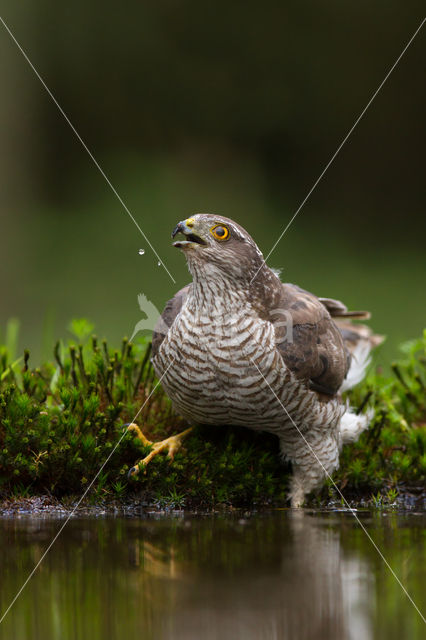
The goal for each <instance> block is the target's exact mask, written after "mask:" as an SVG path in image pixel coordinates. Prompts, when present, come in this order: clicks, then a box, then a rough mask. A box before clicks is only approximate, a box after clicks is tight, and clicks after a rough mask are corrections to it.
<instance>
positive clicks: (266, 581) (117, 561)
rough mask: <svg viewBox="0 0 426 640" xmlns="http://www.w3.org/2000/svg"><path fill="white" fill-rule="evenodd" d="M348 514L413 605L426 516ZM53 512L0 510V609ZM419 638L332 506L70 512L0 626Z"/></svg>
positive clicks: (42, 541) (113, 634)
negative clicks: (5, 514)
mask: <svg viewBox="0 0 426 640" xmlns="http://www.w3.org/2000/svg"><path fill="white" fill-rule="evenodd" d="M358 516H359V517H360V519H361V520H362V522H363V524H364V526H365V527H366V528H367V530H368V532H369V534H370V535H371V536H372V538H373V539H374V541H375V542H376V544H377V545H378V546H379V547H380V549H381V550H382V552H383V554H384V556H385V557H386V559H387V560H388V562H389V563H390V565H391V566H392V568H393V569H394V571H395V572H396V573H397V575H398V577H399V578H400V579H401V581H402V582H403V584H404V586H405V587H406V588H407V590H408V591H409V593H410V595H411V596H412V597H413V599H414V600H415V602H416V604H417V605H418V606H419V607H420V609H421V610H422V611H423V612H424V611H425V609H426V598H425V591H426V571H425V528H424V527H425V524H426V515H425V514H424V513H423V514H420V513H419V514H415V513H410V514H397V513H390V512H388V513H383V512H374V513H360V512H358ZM62 522H63V521H61V520H58V519H40V518H38V519H35V518H31V517H22V518H14V519H0V549H1V552H0V554H1V555H0V575H1V586H0V604H1V612H2V613H3V612H4V611H5V609H6V608H7V606H8V605H9V603H10V601H11V600H12V598H13V597H14V596H15V594H16V592H17V591H18V590H19V588H20V587H21V585H22V583H23V582H24V580H25V579H26V578H27V576H28V574H29V573H30V571H31V570H32V569H33V567H34V566H35V564H36V563H37V561H38V560H39V559H40V557H41V555H42V553H43V551H44V550H45V548H46V547H47V545H48V544H49V542H50V541H51V540H52V538H53V537H54V535H55V534H56V532H57V531H58V529H59V527H60V526H61V523H62ZM425 637H426V627H425V626H424V624H423V623H422V620H421V618H420V616H419V614H418V613H417V612H416V611H415V609H414V607H413V606H412V604H411V603H410V602H409V600H408V598H407V597H406V595H404V593H403V591H402V589H401V587H400V586H399V585H398V583H397V582H396V580H395V578H394V577H393V576H392V575H391V573H390V571H389V569H388V568H387V567H386V565H385V564H384V562H383V560H382V559H381V558H380V556H379V554H378V553H377V551H376V550H375V549H374V547H373V545H372V544H371V542H370V541H369V540H368V538H367V536H366V535H365V533H364V532H363V531H362V529H361V528H360V526H359V525H358V524H357V523H356V521H355V519H354V517H353V515H351V514H350V513H343V512H342V513H339V512H333V513H307V512H300V513H298V512H291V511H275V512H273V513H267V514H262V513H261V514H254V515H247V514H246V515H245V516H241V514H240V515H237V516H230V515H228V514H227V515H223V516H222V515H215V516H211V515H210V516H191V515H187V514H185V515H175V516H170V517H158V516H154V515H147V516H146V517H145V518H128V519H125V518H112V517H107V518H75V519H72V520H71V521H70V522H69V523H68V525H67V526H66V527H65V529H64V531H63V533H62V534H61V536H60V537H59V538H58V540H57V541H56V543H55V545H54V546H53V548H52V549H51V551H50V552H49V554H48V555H47V557H46V558H45V560H44V562H43V563H42V564H41V566H40V568H39V570H38V571H37V573H36V574H35V575H34V577H33V578H32V580H31V581H30V582H29V583H28V585H27V586H26V588H25V590H24V591H23V593H22V594H21V596H20V597H19V599H18V600H17V601H16V603H15V604H14V606H13V608H12V609H11V610H10V612H9V614H8V615H7V617H6V618H5V620H4V621H3V623H2V624H1V625H0V638H1V640H3V639H4V640H6V639H7V640H24V639H27V638H31V639H34V640H39V639H40V640H42V639H43V640H50V639H51V638H55V639H56V638H60V639H61V640H62V639H63V640H68V639H71V638H73V639H78V640H83V639H84V640H85V639H86V638H87V639H90V640H97V639H100V638H102V639H109V638H111V639H115V638H117V639H118V638H120V639H123V640H133V639H136V638H138V640H145V639H151V638H160V639H163V638H164V639H175V638H179V639H181V638H182V639H183V638H185V639H198V638H201V639H202V640H209V639H210V638H211V639H213V638H218V639H220V640H225V639H227V638H230V639H231V638H232V639H233V638H249V639H251V638H267V639H275V638H289V639H293V638H294V639H297V640H299V639H300V640H303V639H305V638H310V639H328V640H334V639H336V640H345V639H346V638H357V639H362V640H369V639H370V638H386V639H387V640H390V639H392V638H398V639H404V640H405V639H410V640H411V639H416V638H425Z"/></svg>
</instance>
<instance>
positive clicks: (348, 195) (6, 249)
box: [0, 0, 426, 363]
mask: <svg viewBox="0 0 426 640" xmlns="http://www.w3.org/2000/svg"><path fill="white" fill-rule="evenodd" d="M423 13H424V5H423V3H420V2H395V1H393V2H392V1H390V2H389V1H388V2H375V3H367V2H357V3H349V2H346V3H342V2H332V1H329V2H323V3H317V2H313V1H306V2H278V1H275V2H272V1H266V2H263V3H259V2H252V1H246V2H244V3H243V2H234V3H229V2H222V1H216V2H214V3H210V2H206V3H202V2H201V3H200V2H195V1H181V2H177V1H176V0H162V1H160V2H159V1H158V0H157V1H156V2H154V1H152V0H148V1H144V2H134V1H130V2H127V3H126V4H125V5H120V4H118V3H105V2H99V1H98V0H91V2H89V3H83V2H80V1H77V2H74V3H64V2H62V3H57V2H51V1H40V0H39V1H37V2H36V1H35V0H31V1H30V0H21V1H20V2H19V3H16V2H12V1H11V0H6V1H4V2H2V4H1V11H0V15H1V16H2V18H3V19H4V20H5V21H6V23H7V24H8V26H9V28H10V29H11V30H12V32H13V33H14V35H15V37H16V38H17V39H18V41H19V42H20V44H21V45H22V47H23V48H24V49H25V51H26V52H27V54H28V56H29V58H30V60H31V61H32V63H33V64H34V65H35V67H36V68H37V69H38V71H39V72H40V74H41V76H42V77H43V78H44V80H45V81H46V83H47V85H48V86H49V88H50V89H51V91H52V92H53V94H54V95H55V97H56V98H57V100H58V102H59V103H60V105H61V106H62V107H63V109H64V110H65V112H66V113H67V114H68V116H69V117H70V119H71V121H72V122H73V124H74V125H75V127H76V128H77V130H78V132H79V133H80V135H81V136H82V138H83V139H84V141H85V142H86V143H87V145H88V147H89V149H90V150H91V152H92V153H93V154H94V156H95V157H96V159H97V160H98V161H99V163H100V165H101V166H102V168H103V169H104V171H105V173H106V174H107V175H108V177H109V178H110V180H111V182H112V183H113V185H114V186H115V188H116V189H117V191H118V193H119V194H120V196H121V197H122V198H123V200H124V201H125V203H126V204H127V206H128V207H129V209H130V211H131V212H132V214H133V215H134V217H135V219H136V220H137V221H138V223H139V224H140V226H141V227H142V229H143V230H144V232H145V233H146V234H147V235H148V237H149V239H150V241H151V242H152V243H153V245H154V246H155V248H156V250H157V251H158V253H159V254H160V256H161V258H162V259H163V260H164V262H165V264H166V265H167V267H168V269H169V270H170V272H171V273H172V274H173V276H174V278H175V280H176V284H174V283H173V282H172V281H171V280H170V278H169V277H168V275H167V273H166V272H165V271H164V269H162V268H161V267H158V266H157V259H156V258H155V256H154V255H153V254H152V252H151V251H150V250H149V247H148V246H147V243H146V242H145V241H144V239H143V238H142V237H141V236H140V234H139V232H138V231H137V229H136V227H135V226H134V224H133V223H132V221H131V220H130V218H129V217H128V215H127V213H126V212H125V211H124V209H123V207H122V206H121V205H120V203H119V202H118V200H117V199H116V198H115V196H114V194H113V193H112V191H111V190H110V189H109V187H108V185H107V184H106V182H105V181H104V179H103V178H102V176H101V175H100V173H99V172H98V171H97V169H96V168H95V166H94V165H93V163H92V161H91V160H90V158H89V156H88V155H87V153H86V152H85V151H84V149H83V148H82V146H81V144H80V143H79V142H78V140H77V138H76V136H75V135H74V133H73V132H72V131H71V129H70V128H69V126H68V124H67V123H66V122H65V120H64V118H63V117H62V115H61V114H60V113H59V111H58V109H57V108H56V106H55V105H54V104H53V102H52V100H51V99H50V98H49V96H48V95H47V93H46V91H45V90H44V88H43V87H42V85H41V83H40V81H39V80H38V79H37V78H36V76H35V75H34V73H33V71H32V70H31V68H30V67H29V65H28V63H27V62H26V61H25V59H24V58H23V56H22V55H21V53H20V52H19V50H18V48H17V46H16V44H15V43H14V42H13V41H12V39H11V38H10V36H9V35H8V33H7V32H6V30H5V29H4V27H3V26H1V25H0V87H1V100H0V183H1V189H0V216H1V239H2V242H1V247H2V251H1V271H0V278H1V281H0V291H1V306H0V327H1V330H2V333H3V330H4V326H5V323H6V320H7V319H8V318H10V317H18V318H20V320H21V334H20V345H19V346H20V348H23V347H24V346H25V347H29V348H30V349H31V351H32V358H33V363H34V361H37V360H38V359H39V358H41V357H48V356H50V352H51V348H52V340H53V338H56V337H60V336H64V335H66V327H67V324H68V322H69V320H70V318H72V317H80V316H86V317H88V318H89V319H91V320H92V321H93V322H94V323H95V325H96V331H97V333H98V335H99V336H102V337H104V336H105V337H107V338H108V339H109V340H110V341H111V342H113V343H114V342H115V343H117V344H118V341H119V340H120V339H121V337H122V336H123V335H130V334H131V333H132V331H133V327H134V325H135V323H136V322H137V321H138V320H139V319H140V318H141V313H140V311H139V307H138V304H137V294H138V293H139V292H144V293H145V294H146V295H147V296H148V298H150V299H151V300H152V301H153V302H154V303H155V304H156V305H157V306H158V307H159V308H162V306H163V305H164V303H165V301H166V300H167V299H168V298H169V297H171V295H172V294H173V293H174V292H175V291H176V290H177V288H180V287H181V286H183V285H184V284H186V282H188V280H189V275H188V272H187V268H186V265H185V261H184V258H183V256H182V255H181V254H180V252H178V251H176V250H175V249H173V248H172V247H171V239H170V232H171V230H172V228H173V226H174V225H175V224H176V222H177V221H178V220H181V219H182V218H185V217H187V216H188V215H190V214H192V213H194V212H199V211H209V212H216V213H220V214H223V215H226V216H229V217H231V218H234V219H235V220H237V221H238V222H240V223H241V224H242V225H243V226H245V227H246V228H247V229H248V231H249V232H250V233H251V234H252V235H253V236H254V237H255V239H256V240H257V242H258V244H259V246H260V247H261V249H262V250H263V252H264V254H265V255H266V254H267V253H268V252H269V250H270V248H271V247H272V245H273V244H274V242H275V240H276V239H277V237H278V235H279V233H280V232H281V231H282V230H283V229H284V227H285V226H286V224H287V223H288V221H289V220H290V219H291V217H292V215H293V214H294V212H295V211H296V209H297V208H298V206H299V205H300V203H301V202H302V200H303V199H304V198H305V196H306V195H307V193H308V191H309V190H310V188H311V187H312V185H313V183H314V182H315V180H316V179H317V177H318V176H319V174H320V173H321V171H322V170H323V168H324V166H325V165H326V163H327V162H328V160H329V159H330V157H331V155H332V154H333V153H334V152H335V150H336V148H337V147H338V145H339V144H340V142H341V141H342V139H343V137H344V136H345V134H346V133H347V131H348V130H349V129H350V127H351V126H352V125H353V123H354V121H355V119H356V118H357V117H358V115H359V114H360V112H361V111H362V109H363V108H364V106H365V105H366V103H367V102H368V100H369V99H370V97H371V95H372V94H373V92H374V91H375V90H376V88H377V87H378V85H379V84H380V82H381V81H382V80H383V78H384V76H385V74H386V72H387V71H388V70H389V68H390V67H391V65H392V64H393V62H394V61H395V59H396V58H397V56H398V55H399V54H400V53H401V51H402V49H403V48H404V46H405V44H406V43H407V41H408V40H409V38H410V37H411V35H412V34H413V32H414V31H415V29H416V28H417V27H418V26H419V24H420V22H421V19H422V17H423ZM425 37H426V28H424V29H423V30H422V32H420V34H419V35H418V37H417V38H416V40H415V41H414V42H413V44H412V46H411V47H410V48H409V49H408V51H407V53H406V55H405V56H404V57H403V59H402V61H401V62H400V64H399V66H398V67H397V68H396V70H395V71H394V73H393V74H392V76H391V77H390V79H389V81H388V82H387V83H386V85H385V86H384V88H383V90H382V91H381V92H380V94H379V95H378V97H377V98H376V100H375V101H374V103H373V104H372V106H371V108H370V109H369V111H368V112H367V114H366V115H365V117H364V118H363V119H362V121H361V122H360V124H359V126H358V127H357V128H356V130H355V132H354V133H353V135H352V136H351V138H350V139H349V141H348V143H347V144H346V145H345V147H344V148H343V150H342V151H341V153H340V154H339V155H338V157H337V158H336V160H335V162H334V163H333V165H332V166H331V167H330V169H329V171H328V172H327V174H326V175H325V177H324V179H323V180H322V181H321V182H320V184H319V186H318V187H317V189H316V190H315V191H314V193H313V194H312V196H311V197H310V199H309V201H308V202H307V204H306V205H305V206H304V207H303V209H302V210H301V212H300V214H299V215H298V217H297V218H296V220H295V221H294V223H293V224H292V226H291V228H290V230H289V231H288V232H287V234H286V235H285V237H284V238H283V240H282V241H281V242H280V243H279V245H278V247H277V248H276V249H275V251H274V252H273V254H272V256H271V258H270V259H269V264H270V266H274V267H281V268H282V269H283V275H282V277H283V278H284V279H285V280H286V281H292V282H296V283H298V284H299V285H301V286H303V287H304V288H307V289H309V290H312V291H313V292H314V293H316V294H317V295H322V296H331V297H336V298H339V299H342V300H343V301H345V303H346V304H347V305H348V306H349V307H352V308H356V309H358V308H367V309H370V310H371V311H372V314H373V320H372V325H373V326H374V328H375V329H376V330H377V331H378V332H380V333H383V334H386V335H387V336H388V340H387V343H386V344H385V346H384V347H383V351H382V353H381V355H380V359H381V360H382V361H384V362H386V361H389V360H390V359H391V358H393V357H394V356H395V355H396V354H397V345H398V344H399V343H400V342H401V341H402V340H404V339H407V338H410V337H415V336H417V335H418V334H419V332H420V331H421V329H422V327H423V326H424V324H425V315H426V313H425V312H426V301H425V295H424V293H425V271H426V270H425V266H426V265H425V252H424V245H425V221H424V195H425V190H424V187H425V177H424V176H425V174H424V149H425V142H426V140H425V128H424V114H425V108H426V97H425V83H424V56H425ZM139 248H144V249H145V250H146V253H145V255H144V256H139V255H138V249H139ZM1 337H2V338H3V335H2V336H1Z"/></svg>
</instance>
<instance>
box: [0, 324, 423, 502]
mask: <svg viewBox="0 0 426 640" xmlns="http://www.w3.org/2000/svg"><path fill="white" fill-rule="evenodd" d="M71 329H72V331H73V333H74V336H75V338H74V339H72V340H70V341H69V342H68V343H66V344H64V343H63V342H58V343H57V344H56V345H55V348H54V359H52V360H53V362H48V363H45V364H44V365H43V366H41V367H39V368H34V369H32V368H31V367H30V359H29V354H28V352H25V354H24V356H23V357H22V358H21V359H19V360H18V361H15V362H12V363H11V360H12V358H11V355H10V348H8V347H6V346H0V493H1V495H2V496H3V497H10V495H16V496H27V495H36V494H45V493H48V494H52V495H54V496H56V497H64V496H70V495H78V494H81V493H82V492H83V491H84V490H85V488H87V486H88V483H90V482H91V481H92V479H93V478H94V477H95V476H96V474H97V473H98V471H99V469H100V467H101V466H102V465H103V463H104V462H105V461H106V459H107V458H108V457H110V458H109V460H108V463H107V464H106V465H105V467H104V469H103V470H102V472H101V473H100V474H99V476H98V477H97V479H96V482H95V483H94V485H93V488H92V489H91V496H92V498H93V499H94V500H101V499H103V498H106V499H108V498H121V499H124V498H127V497H129V496H133V497H134V496H135V495H140V496H141V497H142V499H143V500H145V501H147V502H150V503H156V504H158V505H159V506H162V507H167V506H168V507H176V506H177V507H181V506H184V505H185V506H195V505H201V506H205V507H209V506H212V505H215V504H218V503H225V504H234V505H241V504H265V503H269V504H271V503H275V504H279V503H284V502H285V500H286V491H287V486H288V469H287V468H286V467H284V466H283V465H282V463H281V462H280V459H279V454H278V441H277V439H276V438H274V437H272V436H269V435H267V434H256V433H253V432H251V431H249V430H248V429H236V428H210V427H209V428H207V427H200V428H198V429H196V430H195V431H194V432H193V434H191V436H190V437H188V439H187V440H186V441H185V446H184V449H183V450H181V451H179V452H178V453H177V454H176V456H175V459H174V461H173V462H171V463H170V462H169V461H168V460H167V459H166V458H165V457H164V456H161V455H160V456H157V457H156V458H154V460H153V461H152V462H151V463H150V465H149V467H148V468H147V471H146V473H145V474H140V476H138V478H137V479H136V480H128V479H127V472H128V470H129V468H130V467H131V466H132V465H133V464H134V463H135V461H136V460H138V459H140V458H141V457H143V456H145V455H147V453H148V452H149V448H147V447H143V446H142V445H141V444H140V442H139V441H138V440H137V438H135V437H134V434H132V433H127V432H125V427H124V425H125V424H126V423H127V422H129V421H131V420H132V419H133V418H134V416H135V415H136V414H137V412H138V411H139V409H140V408H141V406H142V405H144V407H143V409H142V411H141V413H140V414H139V416H138V419H137V421H138V423H139V424H140V425H141V426H142V427H143V429H144V431H145V433H146V434H147V435H148V436H152V438H153V439H160V438H162V437H164V436H166V435H170V434H172V433H177V432H178V431H180V430H182V429H184V428H185V427H186V425H185V423H184V422H183V421H182V420H181V419H180V418H179V417H178V416H176V415H175V414H174V413H173V411H172V408H171V404H170V401H169V400H168V398H167V397H166V395H165V394H164V392H163V391H162V389H161V387H157V388H155V385H156V380H155V378H154V372H153V370H152V367H151V365H150V362H149V354H150V344H149V343H148V342H147V341H144V340H140V341H138V342H137V343H135V344H131V343H129V342H128V340H127V339H124V340H123V342H122V344H121V348H120V349H119V350H113V349H110V348H109V347H108V345H107V343H106V342H105V341H102V342H101V343H99V342H98V340H97V338H96V337H95V336H92V337H91V338H89V335H88V334H89V333H90V331H91V330H92V327H91V326H90V325H89V324H88V323H87V322H85V321H82V320H79V321H74V322H73V323H72V324H71ZM9 333H10V332H9ZM404 351H405V359H404V360H403V361H402V362H400V363H398V364H395V365H394V366H393V374H392V375H391V376H389V377H383V376H382V375H380V374H374V375H371V376H369V377H368V379H367V381H366V382H365V383H364V384H363V385H362V386H361V387H360V388H358V389H356V390H355V391H354V392H352V394H351V402H352V404H353V405H354V406H359V407H360V406H362V405H363V404H365V402H366V400H368V402H369V403H370V404H371V403H372V404H373V406H374V408H375V418H374V421H373V424H372V426H371V428H370V429H369V431H368V432H366V433H365V434H363V436H362V437H361V439H360V440H359V442H357V443H355V444H354V445H351V446H350V447H349V446H348V447H345V448H344V450H343V453H342V457H341V468H340V470H339V472H338V473H337V474H336V475H335V481H336V483H337V485H338V486H339V487H340V488H342V489H345V493H346V492H347V491H351V492H352V493H353V492H356V493H358V494H359V495H364V496H365V495H366V494H367V495H368V496H371V495H372V494H373V493H374V494H375V497H374V499H375V500H376V501H377V500H380V496H381V495H382V494H381V493H380V492H381V491H385V492H386V493H385V494H383V495H387V496H389V495H393V493H391V494H390V493H389V490H391V491H394V490H395V487H401V486H402V484H404V483H405V484H412V485H420V484H421V483H422V482H424V479H425V471H426V434H425V428H424V427H425V422H426V405H425V393H424V390H425V378H426V333H425V336H424V337H423V339H421V340H417V341H414V342H411V343H409V344H407V345H405V346H404ZM144 403H145V404H144ZM117 443H119V444H118V445H117ZM111 454H112V455H111ZM322 496H323V498H325V499H326V498H327V491H325V492H323V494H322Z"/></svg>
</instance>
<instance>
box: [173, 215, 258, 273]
mask: <svg viewBox="0 0 426 640" xmlns="http://www.w3.org/2000/svg"><path fill="white" fill-rule="evenodd" d="M179 233H181V234H182V235H183V236H184V239H182V240H177V241H176V242H174V246H175V247H177V248H178V249H182V251H183V252H184V253H185V256H186V259H187V261H188V266H189V269H190V271H191V273H192V275H193V276H194V278H197V277H198V276H202V277H204V278H205V277H209V276H211V277H214V276H215V275H216V276H219V277H221V279H225V280H230V281H232V282H236V283H238V284H239V285H241V284H242V283H248V282H250V280H251V278H252V277H253V276H254V274H255V273H256V272H257V271H258V270H259V268H260V267H261V266H262V264H263V256H262V254H261V252H260V250H259V249H258V247H257V245H256V243H255V241H254V240H253V238H252V237H251V236H250V235H249V234H248V233H247V231H245V229H243V228H242V227H240V225H239V224H237V223H236V222H234V221H233V220H230V219H229V218H225V217H224V216H216V215H213V214H210V213H198V214H196V215H194V216H192V217H191V218H187V219H186V220H182V221H181V222H179V223H178V224H177V225H176V227H175V228H174V230H173V233H172V238H174V237H175V236H177V234H179Z"/></svg>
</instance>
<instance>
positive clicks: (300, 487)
mask: <svg viewBox="0 0 426 640" xmlns="http://www.w3.org/2000/svg"><path fill="white" fill-rule="evenodd" d="M280 448H281V452H282V454H284V455H285V456H286V457H287V458H288V459H289V460H291V463H292V467H293V475H292V478H291V484H290V498H291V506H292V507H293V508H297V507H301V506H302V505H303V503H304V501H305V497H306V496H307V494H308V493H311V492H312V491H315V490H318V489H320V488H321V487H322V486H323V483H324V480H325V478H327V477H328V476H330V475H331V474H332V473H333V471H334V470H335V469H337V468H338V466H339V447H338V441H337V437H336V433H335V430H333V429H330V430H329V431H328V433H327V431H325V432H324V430H323V429H315V428H314V429H311V430H310V431H308V432H305V434H304V438H302V436H298V434H292V437H291V439H289V438H288V435H287V436H285V437H280Z"/></svg>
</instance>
